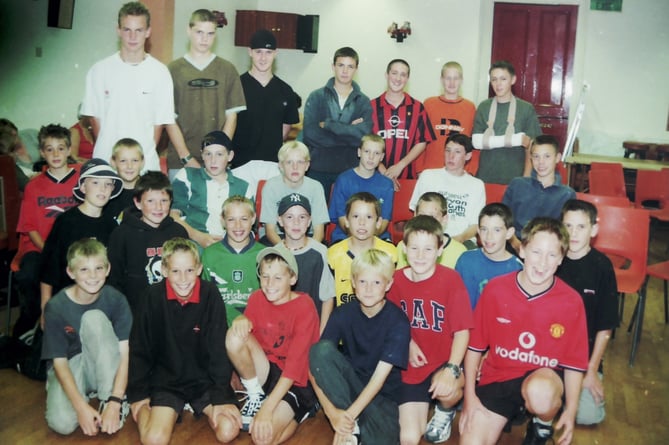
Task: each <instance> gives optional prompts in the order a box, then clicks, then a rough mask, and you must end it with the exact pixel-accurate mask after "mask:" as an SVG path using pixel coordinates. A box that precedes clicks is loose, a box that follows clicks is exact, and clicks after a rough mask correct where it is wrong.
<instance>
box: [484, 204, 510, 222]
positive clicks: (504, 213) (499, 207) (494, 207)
mask: <svg viewBox="0 0 669 445" xmlns="http://www.w3.org/2000/svg"><path fill="white" fill-rule="evenodd" d="M484 216H488V217H490V216H499V217H500V218H502V221H503V222H504V227H506V228H507V229H508V228H509V227H513V212H511V209H510V208H509V206H507V205H506V204H502V203H501V202H493V203H492V204H488V205H486V206H485V207H483V208H482V209H481V211H480V212H479V225H480V224H481V220H482V219H483V217H484Z"/></svg>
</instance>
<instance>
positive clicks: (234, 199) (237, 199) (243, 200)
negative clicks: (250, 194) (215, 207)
mask: <svg viewBox="0 0 669 445" xmlns="http://www.w3.org/2000/svg"><path fill="white" fill-rule="evenodd" d="M232 204H241V205H245V206H246V207H247V208H248V211H249V213H250V214H251V217H252V218H255V216H256V207H255V205H254V204H253V201H251V200H250V199H249V198H247V197H246V196H242V195H232V196H229V197H228V199H226V200H225V201H223V205H222V206H221V216H222V217H223V218H225V210H226V209H227V208H228V207H229V206H230V205H232Z"/></svg>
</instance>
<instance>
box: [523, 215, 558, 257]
mask: <svg viewBox="0 0 669 445" xmlns="http://www.w3.org/2000/svg"><path fill="white" fill-rule="evenodd" d="M539 232H548V233H549V234H553V235H555V236H556V237H557V239H558V241H559V242H560V252H561V253H562V255H564V254H565V253H566V252H567V249H569V232H567V229H566V228H565V226H564V224H562V222H560V221H558V220H557V219H554V218H546V217H539V218H534V219H532V220H531V221H530V222H528V223H527V224H526V225H525V227H523V231H522V232H521V234H522V241H521V243H522V245H523V247H525V246H527V244H528V243H529V242H530V241H532V238H534V236H535V235H536V234H537V233H539Z"/></svg>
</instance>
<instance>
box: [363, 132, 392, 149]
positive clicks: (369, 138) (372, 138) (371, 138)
mask: <svg viewBox="0 0 669 445" xmlns="http://www.w3.org/2000/svg"><path fill="white" fill-rule="evenodd" d="M365 142H374V143H376V144H381V145H383V146H384V147H385V145H386V142H385V141H384V140H383V138H382V137H381V136H379V135H378V134H373V133H370V134H366V135H364V136H363V137H362V138H360V147H362V146H363V145H365Z"/></svg>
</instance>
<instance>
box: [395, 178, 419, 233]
mask: <svg viewBox="0 0 669 445" xmlns="http://www.w3.org/2000/svg"><path fill="white" fill-rule="evenodd" d="M416 181H417V180H416V179H398V182H399V184H400V189H399V190H398V191H396V192H395V196H394V197H393V213H392V218H391V219H390V223H389V224H388V232H389V233H390V238H391V239H392V241H393V244H395V245H397V243H399V242H400V241H402V237H403V235H404V223H405V222H407V221H409V220H410V219H411V218H413V212H412V211H411V209H409V201H410V200H411V195H412V194H413V189H414V188H415V187H416Z"/></svg>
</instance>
